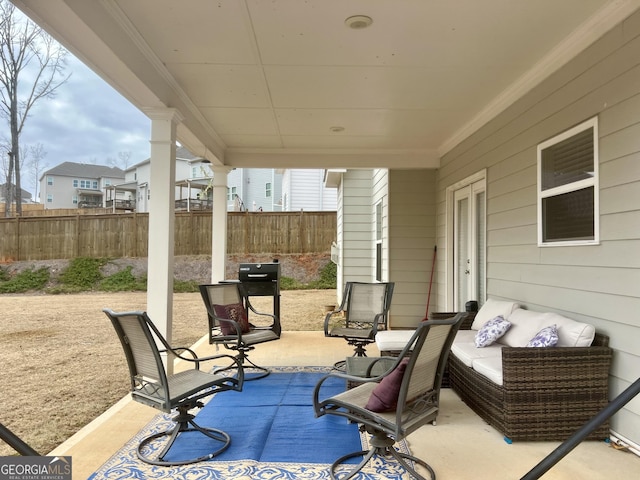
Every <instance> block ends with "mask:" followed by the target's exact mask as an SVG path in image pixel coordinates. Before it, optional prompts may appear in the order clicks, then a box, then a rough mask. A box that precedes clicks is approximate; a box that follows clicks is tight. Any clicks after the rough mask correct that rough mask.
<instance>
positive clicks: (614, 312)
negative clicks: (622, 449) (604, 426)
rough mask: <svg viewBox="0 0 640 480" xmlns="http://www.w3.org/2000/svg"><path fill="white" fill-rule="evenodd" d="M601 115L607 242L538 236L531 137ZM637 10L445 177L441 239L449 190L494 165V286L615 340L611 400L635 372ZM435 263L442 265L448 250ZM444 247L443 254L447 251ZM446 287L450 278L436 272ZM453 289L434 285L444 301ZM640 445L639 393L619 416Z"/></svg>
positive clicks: (639, 179)
mask: <svg viewBox="0 0 640 480" xmlns="http://www.w3.org/2000/svg"><path fill="white" fill-rule="evenodd" d="M594 116H597V117H598V131H599V142H600V144H599V166H600V175H599V180H600V185H599V192H600V244H599V245H592V246H573V247H572V246H563V247H545V248H540V247H538V246H537V238H536V233H537V214H536V212H537V194H536V191H537V190H536V181H537V176H536V161H537V158H536V146H537V144H538V143H540V142H542V141H544V140H546V139H548V138H551V137H553V136H554V135H556V134H558V133H561V132H563V131H565V130H567V129H569V128H570V127H572V126H574V125H576V124H578V123H580V122H582V121H584V120H586V119H589V118H591V117H594ZM639 139H640V13H636V14H634V15H633V16H631V17H630V18H629V19H627V20H626V21H624V22H623V23H622V24H620V25H618V26H617V27H616V28H614V29H613V30H612V31H610V32H608V33H607V34H605V35H604V36H603V37H602V38H601V39H600V40H599V41H597V42H596V43H595V44H593V45H592V46H591V47H589V48H588V49H587V50H586V51H585V52H583V53H582V54H580V55H578V56H577V57H576V58H575V59H573V60H572V61H571V62H569V63H568V64H567V65H565V66H564V67H563V68H561V69H560V70H559V71H558V72H556V73H554V74H553V75H552V76H551V77H550V78H548V79H547V80H545V81H544V82H542V83H541V84H540V85H539V86H537V87H536V88H534V89H533V90H531V91H530V92H529V93H528V94H527V95H525V96H524V97H523V98H522V99H521V100H520V101H518V102H516V103H515V104H513V105H512V106H511V107H509V108H508V109H507V110H506V111H504V112H503V113H502V114H500V115H498V116H497V117H496V118H495V119H493V120H492V121H491V122H489V123H487V124H486V125H485V126H484V127H483V128H481V129H480V130H479V131H478V132H476V133H475V134H473V135H472V136H470V137H469V138H467V139H466V140H465V141H464V142H462V143H461V144H459V145H458V146H456V147H455V148H454V149H453V150H452V151H450V152H449V153H447V154H446V155H445V156H444V157H443V158H442V162H441V169H440V170H439V179H438V221H437V224H438V240H439V245H440V244H443V245H444V242H443V241H442V240H444V239H446V235H447V234H446V228H447V225H446V205H445V189H446V188H447V186H449V185H452V184H454V183H456V182H458V181H460V180H462V179H464V178H465V177H466V176H468V175H471V174H473V173H475V172H477V171H479V170H481V169H484V168H486V169H487V292H488V296H490V297H494V298H506V299H513V300H515V301H518V302H519V303H521V304H522V305H523V306H524V307H526V308H528V309H531V310H539V311H556V312H559V313H561V314H563V315H565V316H567V317H569V318H573V319H576V320H580V321H585V322H588V323H591V324H593V325H595V327H596V329H597V330H598V331H600V332H602V333H605V334H607V335H609V337H610V345H611V347H612V348H613V349H614V350H615V355H614V363H613V368H612V372H611V373H612V375H611V381H610V385H611V398H614V397H615V396H617V395H618V394H619V393H620V392H621V391H622V390H624V389H625V388H626V387H628V386H629V384H630V383H632V382H633V381H635V380H636V379H637V377H638V372H640V341H639V340H640V317H639V316H638V314H637V312H638V311H640V140H639ZM438 253H439V262H438V268H439V270H440V271H442V272H444V271H445V268H446V265H445V255H440V253H441V252H440V249H439V251H438ZM442 253H445V252H442ZM438 281H439V283H440V287H441V288H440V289H439V291H441V292H444V290H445V289H444V285H443V284H442V282H444V281H445V276H444V275H442V276H439V278H438ZM446 301H447V299H445V298H444V296H442V295H438V306H439V307H440V308H446ZM612 429H613V430H614V431H616V432H618V433H620V434H622V435H623V436H625V437H626V438H628V439H630V440H631V441H633V442H635V443H636V444H640V402H638V401H637V400H635V401H632V402H631V403H629V404H628V405H627V407H626V408H625V409H623V410H622V411H621V412H619V413H618V414H617V415H616V416H615V417H614V418H613V420H612Z"/></svg>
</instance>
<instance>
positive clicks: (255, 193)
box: [227, 168, 282, 212]
mask: <svg viewBox="0 0 640 480" xmlns="http://www.w3.org/2000/svg"><path fill="white" fill-rule="evenodd" d="M267 183H270V184H271V196H269V197H268V196H267V195H266V185H267ZM227 187H228V188H229V189H233V188H234V187H235V189H236V193H237V195H238V197H239V198H240V200H241V201H242V205H243V207H244V209H246V210H247V211H249V212H254V211H259V210H260V209H262V211H263V212H274V211H280V210H281V208H282V207H281V198H282V174H280V173H276V171H275V170H274V169H272V168H237V169H235V170H233V171H231V172H229V175H228V176H227ZM228 201H229V205H228V209H229V210H234V209H235V203H234V201H233V199H231V200H228Z"/></svg>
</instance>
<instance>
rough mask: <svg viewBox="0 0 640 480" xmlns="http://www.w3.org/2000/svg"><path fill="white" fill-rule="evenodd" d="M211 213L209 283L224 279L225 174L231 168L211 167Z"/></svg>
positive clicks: (225, 249) (225, 240) (225, 264)
mask: <svg viewBox="0 0 640 480" xmlns="http://www.w3.org/2000/svg"><path fill="white" fill-rule="evenodd" d="M212 170H213V209H212V210H213V213H212V215H213V216H212V218H211V283H218V282H220V281H222V280H225V279H226V274H225V270H226V266H227V175H228V173H229V171H230V170H231V169H229V168H227V167H212Z"/></svg>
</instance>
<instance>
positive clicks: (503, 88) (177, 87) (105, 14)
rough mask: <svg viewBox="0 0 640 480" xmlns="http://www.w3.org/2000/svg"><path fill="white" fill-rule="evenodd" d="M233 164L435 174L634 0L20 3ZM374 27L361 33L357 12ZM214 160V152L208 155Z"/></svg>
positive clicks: (200, 149)
mask: <svg viewBox="0 0 640 480" xmlns="http://www.w3.org/2000/svg"><path fill="white" fill-rule="evenodd" d="M14 3H15V4H16V5H17V6H18V7H19V8H21V9H22V10H23V11H25V13H27V14H28V15H29V16H31V17H32V18H33V19H34V20H36V21H37V22H38V23H40V24H41V25H42V26H43V27H44V28H45V29H46V30H47V31H49V33H51V34H52V35H53V36H54V37H56V38H57V39H58V40H59V41H60V42H61V43H62V44H64V45H65V46H66V47H67V48H69V49H70V50H71V51H72V52H73V53H74V54H75V55H77V56H78V57H79V58H81V59H82V60H83V61H85V63H87V64H88V65H89V66H91V67H92V68H94V70H96V71H97V72H98V74H99V75H101V76H102V77H103V78H104V79H105V80H106V81H107V82H109V83H110V84H111V85H112V86H114V87H115V88H116V89H117V90H118V91H120V92H121V93H122V94H123V95H124V96H125V97H126V98H128V99H129V100H130V101H131V102H132V103H133V104H134V105H136V106H137V107H139V108H141V109H145V108H155V107H165V106H168V107H175V108H177V109H178V110H179V111H180V113H181V114H182V115H183V116H184V117H185V120H184V123H183V124H182V125H181V126H180V127H179V129H178V136H179V140H180V141H181V142H182V143H183V144H184V145H185V146H186V147H188V148H189V149H190V150H191V151H192V152H193V153H194V154H195V155H200V156H204V157H207V158H209V159H210V160H211V161H212V162H214V163H224V164H227V165H230V166H235V167H268V168H287V167H297V168H304V167H310V168H338V167H391V166H393V167H397V168H420V167H437V166H438V159H439V157H440V156H441V155H442V154H443V153H446V151H448V150H449V149H451V148H452V147H453V146H455V145H456V144H457V143H458V142H459V141H461V140H462V139H464V138H465V137H466V136H468V135H469V134H471V133H473V131H475V130H476V129H477V128H478V127H479V126H481V125H483V124H484V123H485V122H486V121H488V120H489V119H490V118H491V117H492V116H493V115H495V114H496V113H498V112H500V111H501V110H503V109H504V108H506V107H507V106H508V105H509V104H510V103H512V102H513V101H514V100H515V99H517V98H518V97H519V96H520V95H522V94H523V93H525V92H526V91H528V90H530V89H531V88H532V87H534V86H535V85H536V84H537V83H538V82H539V81H540V80H541V79H543V78H545V77H546V76H547V75H549V74H550V73H551V72H553V71H554V70H555V69H556V68H558V67H559V66H561V65H562V64H564V63H566V62H567V61H568V60H570V59H571V58H572V57H573V56H574V55H575V54H576V53H578V52H579V51H581V50H582V49H583V48H585V47H586V46H588V45H589V44H590V43H591V42H593V41H594V40H595V39H597V38H598V37H600V36H601V35H602V34H603V33H604V32H605V31H606V30H608V29H609V28H610V27H611V26H613V25H614V24H616V23H618V22H619V21H620V20H621V19H623V18H625V17H626V16H628V15H629V13H630V12H632V11H633V10H635V9H637V8H638V7H639V6H640V0H446V1H445V0H307V1H302V0H184V1H176V0H46V1H44V0H14ZM354 15H366V16H369V17H371V19H372V20H373V23H372V24H371V25H370V26H369V27H368V28H361V29H353V28H349V27H348V26H347V25H346V24H345V20H346V19H347V18H348V17H351V16H354ZM214 157H215V158H214Z"/></svg>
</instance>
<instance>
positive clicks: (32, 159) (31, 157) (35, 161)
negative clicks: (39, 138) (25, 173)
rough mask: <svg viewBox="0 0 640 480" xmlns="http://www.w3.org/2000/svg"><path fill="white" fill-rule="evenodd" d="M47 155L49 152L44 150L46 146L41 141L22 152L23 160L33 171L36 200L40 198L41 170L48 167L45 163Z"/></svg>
mask: <svg viewBox="0 0 640 480" xmlns="http://www.w3.org/2000/svg"><path fill="white" fill-rule="evenodd" d="M46 155H47V152H45V150H44V146H43V145H42V144H41V143H36V144H35V145H30V146H29V147H28V148H27V150H26V152H25V153H23V154H22V160H23V163H24V164H25V165H28V166H29V168H30V169H31V173H33V191H34V196H33V199H34V201H35V200H37V199H38V187H39V185H40V179H39V177H40V171H41V170H42V169H43V168H45V167H46V164H44V163H43V159H44V157H45V156H46Z"/></svg>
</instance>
